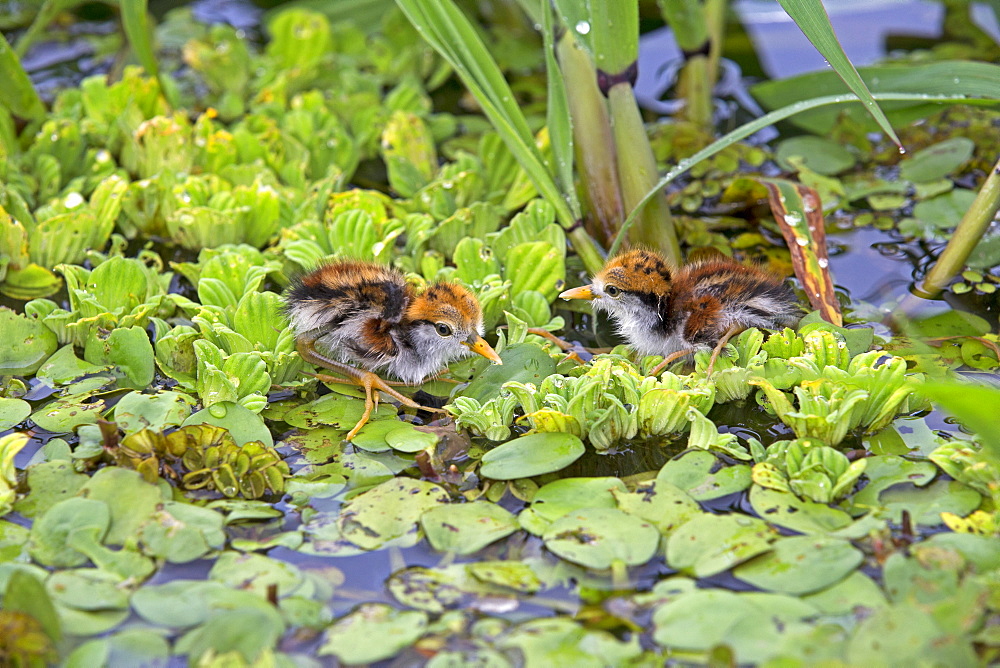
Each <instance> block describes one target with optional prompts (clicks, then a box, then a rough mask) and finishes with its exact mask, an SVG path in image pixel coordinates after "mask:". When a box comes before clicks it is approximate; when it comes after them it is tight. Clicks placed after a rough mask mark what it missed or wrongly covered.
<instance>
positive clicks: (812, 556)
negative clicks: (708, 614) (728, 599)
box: [733, 536, 864, 594]
mask: <svg viewBox="0 0 1000 668" xmlns="http://www.w3.org/2000/svg"><path fill="white" fill-rule="evenodd" d="M772 548H773V549H772V551H771V552H768V553H767V554H764V555H761V556H759V557H757V558H756V559H754V560H753V561H750V562H747V563H745V564H742V565H740V566H737V568H736V570H734V571H733V575H735V576H736V577H738V578H740V579H741V580H745V581H747V582H749V583H750V584H752V585H754V586H755V587H758V588H760V589H765V590H768V591H775V592H780V593H784V594H808V593H811V592H814V591H818V590H820V589H823V588H824V587H829V586H830V585H832V584H834V583H836V582H838V581H840V580H842V579H843V578H844V577H846V576H847V574H848V573H850V572H851V571H853V570H854V569H855V568H857V566H858V565H859V564H860V563H861V561H862V559H863V558H864V556H863V555H862V554H861V552H860V551H859V550H857V549H856V548H854V547H853V546H851V544H850V543H849V542H847V541H846V540H840V539H837V538H825V537H822V536H793V537H791V538H782V539H780V540H778V541H777V542H775V543H774V545H773V546H772Z"/></svg>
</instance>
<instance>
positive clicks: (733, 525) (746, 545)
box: [667, 514, 776, 578]
mask: <svg viewBox="0 0 1000 668" xmlns="http://www.w3.org/2000/svg"><path fill="white" fill-rule="evenodd" d="M775 537H776V536H775V534H774V532H773V530H772V529H770V528H769V527H768V526H767V524H765V523H764V522H763V521H762V520H759V519H757V518H755V517H747V516H745V515H708V514H703V515H699V516H698V517H695V518H694V519H692V520H690V521H688V522H686V523H684V524H682V525H681V526H680V527H678V528H677V529H676V530H675V531H674V533H673V534H671V536H670V538H669V539H668V541H667V563H668V564H670V567H671V568H676V569H677V570H679V571H682V572H684V573H688V574H690V575H693V576H694V577H699V578H704V577H708V576H710V575H715V574H716V573H721V572H722V571H724V570H727V569H729V568H732V567H733V566H735V565H737V564H739V563H742V562H744V561H747V560H748V559H751V558H753V557H756V556H757V555H758V554H763V553H764V552H767V551H768V550H770V549H771V542H772V541H773V540H774V539H775Z"/></svg>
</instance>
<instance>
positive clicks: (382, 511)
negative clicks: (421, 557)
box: [338, 478, 448, 550]
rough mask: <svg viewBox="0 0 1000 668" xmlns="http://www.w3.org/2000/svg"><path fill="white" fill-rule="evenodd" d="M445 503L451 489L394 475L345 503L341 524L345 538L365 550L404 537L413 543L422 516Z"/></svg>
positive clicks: (416, 536) (341, 513) (417, 536)
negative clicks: (447, 489) (394, 476)
mask: <svg viewBox="0 0 1000 668" xmlns="http://www.w3.org/2000/svg"><path fill="white" fill-rule="evenodd" d="M445 503H448V493H447V492H446V491H445V490H444V489H442V488H441V487H439V486H437V485H435V484H433V483H429V482H425V481H423V480H411V479H409V478H393V479H392V480H388V481H386V482H384V483H382V484H380V485H378V486H377V487H373V488H372V489H370V490H368V491H367V492H365V493H363V494H360V495H358V496H356V497H354V498H353V499H351V500H350V501H349V502H347V503H346V504H344V507H343V508H342V509H341V512H340V517H339V520H338V524H339V527H340V532H341V535H342V536H343V538H344V539H345V540H347V541H350V542H351V543H354V544H355V545H357V546H358V547H362V548H364V549H366V550H374V549H377V548H379V547H382V546H383V545H384V544H385V543H387V542H389V541H395V540H397V539H401V538H402V539H406V541H405V542H407V543H409V544H411V545H412V544H414V543H416V542H417V540H419V538H420V534H419V531H418V524H417V523H418V521H419V520H420V516H421V515H422V514H423V513H424V512H425V511H427V510H430V509H431V508H434V507H435V506H439V505H441V504H445Z"/></svg>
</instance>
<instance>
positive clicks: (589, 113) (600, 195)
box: [556, 31, 625, 244]
mask: <svg viewBox="0 0 1000 668" xmlns="http://www.w3.org/2000/svg"><path fill="white" fill-rule="evenodd" d="M556 53H557V55H558V56H559V67H560V69H561V70H562V73H563V77H564V78H565V80H566V96H567V99H568V101H569V110H570V116H571V117H572V119H573V139H574V146H575V148H576V164H577V167H578V169H579V170H580V180H581V181H582V185H583V188H584V191H585V193H586V198H587V201H588V202H589V203H590V210H591V214H592V220H593V223H594V224H593V225H590V226H588V229H589V230H590V233H591V235H593V236H595V237H596V238H597V240H598V241H599V242H600V243H603V244H608V243H610V242H611V240H612V239H613V238H614V233H615V231H616V230H617V229H618V227H619V226H620V225H621V222H622V220H623V219H624V218H625V208H624V207H623V206H622V199H621V189H620V186H619V183H618V172H617V171H616V163H615V144H614V138H613V136H612V134H611V121H610V120H609V119H608V110H607V106H606V103H605V101H604V96H603V95H601V91H600V89H599V88H598V87H597V71H596V70H595V69H594V63H593V61H591V59H590V56H589V55H588V54H587V52H586V50H584V48H583V47H582V46H581V45H580V43H579V42H578V41H577V40H576V39H574V38H573V36H572V33H571V32H569V31H567V32H565V33H564V34H563V36H562V37H561V38H560V39H559V42H558V44H557V46H556Z"/></svg>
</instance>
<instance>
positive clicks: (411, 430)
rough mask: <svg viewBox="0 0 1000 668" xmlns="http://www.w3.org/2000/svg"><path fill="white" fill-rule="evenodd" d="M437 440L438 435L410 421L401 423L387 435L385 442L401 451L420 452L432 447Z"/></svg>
mask: <svg viewBox="0 0 1000 668" xmlns="http://www.w3.org/2000/svg"><path fill="white" fill-rule="evenodd" d="M437 441H438V437H437V436H435V435H434V434H431V433H429V432H426V431H420V430H419V429H417V428H416V427H414V426H413V425H412V424H410V423H409V422H403V423H401V424H400V425H399V426H398V427H396V429H393V430H392V431H390V432H388V433H387V434H386V435H385V442H386V443H388V444H389V446H390V447H392V449H393V450H398V451H399V452H420V451H421V450H426V449H427V448H429V447H432V446H433V445H434V444H435V443H437Z"/></svg>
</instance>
